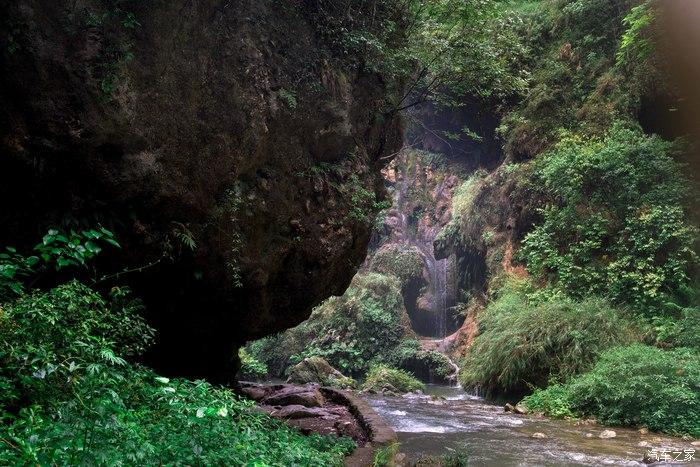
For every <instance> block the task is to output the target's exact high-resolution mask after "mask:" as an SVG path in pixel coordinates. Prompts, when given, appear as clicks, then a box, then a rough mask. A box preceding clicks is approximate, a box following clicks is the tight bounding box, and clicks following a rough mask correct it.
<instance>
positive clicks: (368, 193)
mask: <svg viewBox="0 0 700 467" xmlns="http://www.w3.org/2000/svg"><path fill="white" fill-rule="evenodd" d="M340 188H341V192H342V193H343V194H344V195H345V196H347V197H348V199H349V200H350V211H349V212H348V215H347V218H348V219H349V220H353V221H357V222H362V223H365V224H374V222H373V221H374V218H375V216H376V215H377V213H379V212H380V211H381V210H383V209H386V208H387V207H389V204H388V202H386V201H382V200H380V198H379V196H378V195H377V193H375V192H374V191H372V190H368V189H367V188H365V187H364V186H363V185H362V183H361V181H360V179H359V177H358V176H357V175H355V174H352V175H350V177H349V178H348V180H347V181H346V182H345V183H343V184H342V185H341V186H340Z"/></svg>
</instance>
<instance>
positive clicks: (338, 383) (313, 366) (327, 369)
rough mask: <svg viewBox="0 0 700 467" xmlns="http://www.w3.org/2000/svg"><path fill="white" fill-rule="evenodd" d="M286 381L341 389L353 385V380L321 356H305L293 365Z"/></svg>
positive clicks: (352, 386)
mask: <svg viewBox="0 0 700 467" xmlns="http://www.w3.org/2000/svg"><path fill="white" fill-rule="evenodd" d="M287 382H288V383H296V384H306V383H319V384H321V385H322V386H331V387H337V388H341V389H348V388H354V387H355V380H354V379H352V378H349V377H347V376H345V375H343V374H342V373H341V372H340V371H338V370H336V369H335V368H333V367H332V366H331V365H330V364H329V363H328V362H327V361H326V360H325V359H323V358H321V357H309V358H305V359H304V360H302V361H301V362H299V363H297V364H296V365H294V366H293V367H292V369H291V371H290V373H289V377H288V378H287Z"/></svg>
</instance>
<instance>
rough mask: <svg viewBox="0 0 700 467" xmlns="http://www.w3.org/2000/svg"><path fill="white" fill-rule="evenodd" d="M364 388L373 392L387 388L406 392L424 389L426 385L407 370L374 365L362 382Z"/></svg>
mask: <svg viewBox="0 0 700 467" xmlns="http://www.w3.org/2000/svg"><path fill="white" fill-rule="evenodd" d="M362 389H363V390H365V391H373V392H380V391H381V390H382V389H387V390H390V391H392V392H400V393H405V392H413V391H415V390H418V389H420V390H424V389H425V385H424V384H423V383H421V382H420V381H418V380H417V379H416V378H415V377H414V376H413V375H412V374H411V373H409V372H407V371H404V370H400V369H398V368H391V367H388V366H385V365H374V366H373V367H372V368H370V370H369V372H368V373H367V377H366V378H365V381H364V383H362Z"/></svg>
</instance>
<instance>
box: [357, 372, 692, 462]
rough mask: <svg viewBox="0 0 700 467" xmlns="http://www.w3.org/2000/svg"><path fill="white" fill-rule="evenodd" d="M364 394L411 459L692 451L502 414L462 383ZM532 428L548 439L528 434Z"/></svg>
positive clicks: (568, 458)
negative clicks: (416, 391)
mask: <svg viewBox="0 0 700 467" xmlns="http://www.w3.org/2000/svg"><path fill="white" fill-rule="evenodd" d="M429 396H439V397H441V398H444V400H443V399H437V400H434V399H433V398H431V397H429ZM365 398H366V400H367V401H368V402H369V403H370V405H371V406H372V408H374V410H375V411H376V412H377V413H379V415H381V416H382V417H383V418H384V419H385V420H387V422H389V424H390V425H391V426H392V427H393V428H394V430H395V431H396V433H397V435H398V439H399V442H400V443H401V447H400V450H401V452H403V453H405V454H406V456H407V458H408V460H409V461H416V460H418V459H419V458H420V457H421V456H422V455H429V456H440V455H442V454H445V453H448V452H450V451H466V452H467V453H468V458H469V464H470V465H488V466H499V467H500V466H532V465H538V466H539V465H543V466H550V465H572V466H573V465H645V464H643V463H642V459H643V458H644V455H645V454H646V453H647V451H649V450H651V449H654V448H655V449H656V450H657V451H659V452H661V450H662V449H666V450H667V451H668V454H669V455H670V456H671V459H673V458H674V457H676V456H677V455H678V454H673V452H674V451H676V453H678V451H683V450H684V449H685V450H693V449H695V450H696V449H697V448H694V447H693V446H692V445H691V444H690V442H689V441H683V440H682V439H679V438H670V437H664V436H659V435H658V434H656V433H648V434H641V433H639V432H638V431H637V430H633V429H625V428H612V429H614V430H615V432H616V433H617V437H615V438H612V439H600V438H599V437H598V435H599V434H600V433H601V432H602V431H603V430H605V429H608V427H603V426H600V425H595V424H594V425H587V424H583V423H581V422H579V423H578V424H577V423H576V422H574V421H566V420H550V419H547V418H543V417H538V416H535V415H516V414H512V413H506V412H504V410H503V407H502V406H497V405H493V404H491V403H488V402H486V401H485V400H484V399H482V398H480V397H476V396H471V395H468V394H466V393H465V392H464V391H462V389H461V388H459V387H448V386H437V385H429V386H428V387H427V390H426V394H425V395H422V396H421V395H416V394H407V395H405V396H403V397H388V396H383V395H379V394H377V395H367V396H365ZM533 433H543V434H544V435H545V436H546V437H545V438H541V439H538V438H533V437H532V435H533ZM587 435H588V437H587ZM640 443H641V444H640ZM662 455H663V454H662ZM685 455H686V454H682V455H679V457H680V459H683V457H684V456H685ZM694 457H695V460H694V461H690V462H688V461H686V462H678V463H676V464H673V463H664V464H663V465H686V466H687V465H700V462H697V459H698V455H695V456H694Z"/></svg>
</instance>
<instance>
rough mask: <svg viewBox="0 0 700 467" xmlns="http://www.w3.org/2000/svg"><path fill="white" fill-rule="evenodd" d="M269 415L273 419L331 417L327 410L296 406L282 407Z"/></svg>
mask: <svg viewBox="0 0 700 467" xmlns="http://www.w3.org/2000/svg"><path fill="white" fill-rule="evenodd" d="M271 415H272V416H273V417H277V418H287V419H295V418H310V417H331V416H332V415H331V414H330V413H329V412H328V411H327V410H324V409H321V408H317V407H305V406H303V405H297V404H293V405H287V406H285V407H282V408H281V409H279V410H276V411H274V412H272V414H271Z"/></svg>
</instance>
